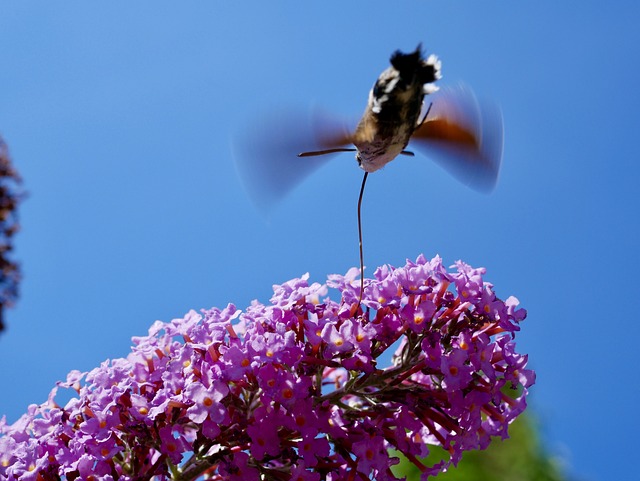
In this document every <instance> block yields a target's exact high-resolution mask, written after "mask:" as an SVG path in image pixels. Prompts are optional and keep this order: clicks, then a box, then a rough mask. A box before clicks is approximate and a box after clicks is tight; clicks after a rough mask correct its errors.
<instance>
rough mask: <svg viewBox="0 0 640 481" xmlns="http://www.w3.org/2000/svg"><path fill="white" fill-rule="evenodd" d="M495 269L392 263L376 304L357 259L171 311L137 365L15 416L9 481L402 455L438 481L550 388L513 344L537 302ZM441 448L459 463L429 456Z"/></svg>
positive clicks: (89, 379) (148, 475) (327, 472)
mask: <svg viewBox="0 0 640 481" xmlns="http://www.w3.org/2000/svg"><path fill="white" fill-rule="evenodd" d="M484 274H485V271H484V269H474V268H472V267H470V266H468V265H467V264H464V263H462V262H458V263H456V264H455V266H454V270H451V271H449V270H447V269H446V268H445V267H444V266H443V265H442V261H441V259H440V258H439V257H436V258H434V259H432V260H426V259H425V258H424V257H423V256H420V257H419V258H418V259H417V260H416V261H415V262H411V261H407V264H406V265H405V266H404V267H401V268H393V267H391V266H383V267H380V268H378V269H377V270H376V271H375V275H374V278H373V279H367V280H366V282H365V292H364V296H363V298H362V302H361V303H360V302H358V300H359V294H360V293H359V284H360V283H359V281H358V280H357V271H355V270H353V269H352V270H350V271H349V272H348V273H347V275H345V276H339V275H333V276H330V277H329V280H328V282H327V284H326V285H320V284H311V285H310V284H309V283H308V275H305V276H303V277H302V278H300V279H294V280H291V281H289V282H287V283H285V284H283V285H281V286H275V287H274V295H273V297H272V298H271V304H270V305H263V304H260V303H258V302H256V301H254V302H253V303H252V305H251V306H249V308H247V309H246V311H245V312H244V313H240V311H239V310H238V309H236V307H235V306H233V305H229V306H227V307H226V308H225V309H222V310H221V309H211V310H208V311H203V312H202V313H196V312H195V311H190V312H189V313H187V315H186V316H185V317H184V318H183V319H174V320H172V321H171V322H168V323H161V322H156V323H154V324H153V325H152V326H151V328H150V330H149V335H148V336H143V337H136V338H134V339H133V342H134V347H133V349H132V352H131V353H130V354H129V356H128V357H127V358H126V359H115V360H112V361H109V362H105V363H103V364H102V365H101V366H100V367H98V368H96V369H94V370H92V371H91V372H88V373H80V372H78V371H73V372H71V373H70V374H69V375H68V376H67V380H66V381H65V382H60V383H58V387H56V388H54V389H53V390H52V392H51V394H50V396H49V399H48V400H47V402H45V403H43V404H42V405H40V406H37V405H32V406H30V407H29V409H28V411H27V413H26V414H24V415H23V416H22V417H21V418H20V419H19V420H18V421H16V422H15V423H14V424H13V425H7V424H6V423H5V422H4V421H0V433H2V434H1V435H0V480H4V479H6V480H13V479H33V480H39V481H46V480H53V479H69V480H71V479H92V477H93V479H98V478H99V479H106V480H133V479H157V480H161V479H180V480H190V479H205V478H206V479H214V480H243V481H252V480H255V481H258V480H260V479H274V480H280V479H293V480H295V481H319V480H320V479H326V480H333V481H337V480H344V479H372V478H373V479H377V480H387V479H389V480H390V479H395V478H394V476H393V473H392V471H391V466H393V465H394V464H395V463H397V458H394V457H392V456H391V454H390V453H391V452H392V451H391V450H392V449H395V450H398V451H400V452H402V453H404V454H405V455H406V456H407V458H408V459H409V460H411V461H412V462H413V463H415V464H416V466H418V468H419V469H420V471H421V472H422V477H423V479H426V478H427V477H429V476H432V475H436V474H437V473H439V472H441V471H442V470H444V469H446V468H447V467H448V466H449V465H450V464H452V463H453V464H455V463H457V462H458V461H459V460H460V457H461V455H462V453H463V452H464V451H466V450H471V449H484V448H486V447H487V445H488V444H489V443H490V441H491V438H492V437H494V436H500V437H506V436H507V435H508V426H509V424H510V423H511V422H512V421H513V420H514V419H515V418H516V416H518V415H519V414H520V413H521V412H522V411H523V410H524V409H525V407H526V400H525V398H526V395H527V394H528V388H529V387H530V386H531V385H532V384H533V383H534V381H535V375H534V373H533V371H531V370H529V369H527V368H526V364H527V356H525V355H522V354H518V353H517V351H516V349H515V343H514V334H515V332H516V331H517V330H518V329H519V325H518V324H519V322H520V321H522V320H523V319H524V318H525V316H526V312H525V311H524V310H523V309H518V308H517V305H518V302H517V299H515V298H514V297H509V298H508V299H507V301H502V300H501V299H499V298H498V297H497V296H496V295H495V292H494V289H493V286H492V285H491V284H489V283H487V282H485V281H484V279H483V276H484ZM329 288H333V289H337V290H338V291H339V294H340V299H339V301H337V302H336V301H333V300H331V299H330V298H328V297H326V296H327V294H328V292H329ZM392 346H393V347H392ZM395 346H398V347H395ZM390 348H392V349H394V351H395V353H394V355H393V358H392V363H391V364H390V365H387V366H384V365H382V363H383V360H384V359H388V358H389V357H388V356H386V357H384V356H383V354H385V353H387V352H388V350H389V349H390ZM63 388H64V389H70V390H72V392H73V394H74V395H75V397H73V398H72V399H71V400H70V401H69V402H68V403H67V404H66V405H65V406H64V407H61V406H59V405H58V404H57V403H56V402H55V398H56V393H57V390H58V389H63ZM432 446H440V447H442V448H444V449H445V451H446V452H448V453H449V457H448V459H444V460H442V461H440V462H438V463H437V464H435V465H433V466H427V465H425V464H423V462H422V461H420V459H423V458H424V457H425V456H427V455H428V454H429V451H430V447H432Z"/></svg>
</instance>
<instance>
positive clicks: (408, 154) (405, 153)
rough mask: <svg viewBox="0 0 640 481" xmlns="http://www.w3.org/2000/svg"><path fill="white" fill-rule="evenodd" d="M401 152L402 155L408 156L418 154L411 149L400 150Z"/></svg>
mask: <svg viewBox="0 0 640 481" xmlns="http://www.w3.org/2000/svg"><path fill="white" fill-rule="evenodd" d="M400 154H401V155H406V156H407V157H415V156H416V154H414V153H413V152H411V151H410V150H403V151H402V152H400Z"/></svg>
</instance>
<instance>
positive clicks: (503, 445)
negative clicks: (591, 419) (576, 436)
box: [392, 415, 567, 481]
mask: <svg viewBox="0 0 640 481" xmlns="http://www.w3.org/2000/svg"><path fill="white" fill-rule="evenodd" d="M535 427H536V426H535V424H534V422H533V421H532V419H531V418H530V417H528V416H526V415H522V416H520V417H519V418H518V419H517V420H516V421H514V423H513V424H512V425H511V426H510V427H509V434H510V436H511V437H510V438H509V439H505V440H501V439H494V440H493V441H492V443H491V445H490V446H489V447H488V448H487V449H486V450H484V451H468V452H465V453H464V455H463V456H462V461H460V463H459V464H458V466H457V467H453V468H451V469H449V470H448V471H447V472H446V473H442V474H440V475H439V476H437V479H438V481H505V480H509V481H564V480H566V479H567V478H566V476H564V475H563V474H562V470H561V463H560V461H559V460H558V459H554V458H553V457H551V456H549V454H548V453H546V452H544V450H543V448H542V446H541V445H540V442H539V439H538V434H537V432H536V430H535ZM444 457H445V452H444V450H442V449H433V450H432V453H431V454H430V455H429V457H428V458H427V459H426V460H424V462H425V464H427V465H429V466H431V465H433V464H434V463H436V462H438V461H439V460H440V459H443V458H444ZM400 458H401V462H400V464H399V465H397V466H395V467H393V468H392V470H393V472H394V474H395V475H396V476H399V477H402V476H406V478H407V481H419V480H420V471H419V470H418V468H417V467H416V466H415V465H413V464H412V463H411V462H410V461H409V460H407V459H406V458H402V456H400ZM433 479H436V478H433Z"/></svg>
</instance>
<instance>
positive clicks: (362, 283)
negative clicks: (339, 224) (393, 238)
mask: <svg viewBox="0 0 640 481" xmlns="http://www.w3.org/2000/svg"><path fill="white" fill-rule="evenodd" d="M368 175H369V172H365V173H364V177H363V178H362V186H361V187H360V195H359V196H358V239H359V241H360V298H359V299H358V307H360V304H361V303H362V296H363V295H364V254H363V250H362V215H361V213H360V210H361V207H362V197H363V196H364V186H365V184H366V183H367V177H368Z"/></svg>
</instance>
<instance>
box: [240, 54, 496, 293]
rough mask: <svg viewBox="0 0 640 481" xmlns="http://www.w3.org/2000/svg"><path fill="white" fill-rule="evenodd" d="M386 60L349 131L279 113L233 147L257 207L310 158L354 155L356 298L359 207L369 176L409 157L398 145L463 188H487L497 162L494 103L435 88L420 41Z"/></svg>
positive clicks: (431, 63)
mask: <svg viewBox="0 0 640 481" xmlns="http://www.w3.org/2000/svg"><path fill="white" fill-rule="evenodd" d="M390 64H391V65H390V66H389V67H388V68H387V69H386V70H385V71H384V72H382V73H381V74H380V76H379V77H378V79H377V80H376V82H375V84H374V85H373V88H372V89H371V91H370V92H369V99H368V102H367V106H366V109H365V111H364V114H363V115H362V117H361V119H360V121H359V122H358V124H357V126H356V127H355V129H349V128H348V127H347V126H346V123H345V122H342V121H340V120H334V119H327V118H326V116H324V115H321V114H318V113H315V114H314V115H313V117H312V119H311V124H309V122H308V121H307V122H305V119H303V118H302V116H299V115H294V114H291V113H289V112H287V111H281V112H279V114H280V116H279V118H273V119H269V121H268V122H266V124H267V125H268V127H269V128H268V129H264V125H265V123H263V125H262V129H261V132H262V134H260V133H258V134H257V135H256V136H254V137H253V138H254V142H253V143H249V144H245V145H244V146H240V147H241V150H242V152H241V155H240V156H239V157H238V160H239V163H238V167H239V169H240V171H241V173H242V174H243V176H244V178H245V183H246V185H247V188H248V190H249V191H250V193H251V194H252V195H253V196H254V197H255V198H256V199H257V200H258V201H259V204H260V205H261V206H265V205H268V204H269V203H272V202H273V201H276V200H278V199H279V198H281V197H283V196H284V195H285V194H286V193H287V192H288V191H289V190H290V189H292V188H293V187H294V186H295V185H296V184H297V183H298V182H300V181H301V180H302V179H303V178H304V177H305V176H306V175H307V174H309V173H310V172H311V171H312V170H313V169H314V168H316V167H317V166H319V165H320V163H321V161H318V160H317V157H318V156H327V155H329V154H336V153H338V152H355V157H356V160H357V162H358V165H359V166H360V168H361V169H362V170H363V171H364V177H363V179H362V185H361V188H360V195H359V197H358V233H359V239H360V269H361V295H362V290H363V287H364V285H363V282H364V281H363V277H362V270H363V268H364V265H363V264H364V263H363V254H362V229H361V215H360V207H361V203H362V196H363V193H364V187H365V184H366V180H367V176H368V174H369V173H371V172H375V171H377V170H379V169H381V168H382V167H384V166H385V165H386V164H388V163H389V162H391V161H392V160H394V159H395V158H396V157H397V156H399V155H408V156H413V155H414V153H413V152H412V151H408V150H406V148H407V146H408V145H409V144H411V145H415V146H416V147H417V148H419V149H422V150H424V152H425V153H427V154H428V155H429V156H430V157H432V158H433V159H434V160H436V161H437V162H438V163H440V164H441V165H442V166H443V167H444V168H445V169H446V170H448V171H450V172H451V173H452V174H453V175H454V176H456V177H457V178H458V179H460V180H461V181H463V182H464V183H466V184H467V185H469V186H470V187H472V188H474V189H476V190H481V191H482V190H483V191H490V190H492V189H493V187H494V186H495V184H496V181H497V179H498V173H499V171H500V164H501V161H502V145H503V144H502V139H503V127H502V116H501V114H500V111H499V110H498V109H497V108H495V107H492V106H490V105H486V104H484V105H482V106H481V104H480V103H479V102H478V101H477V99H476V97H475V96H474V94H473V92H472V91H471V90H470V89H468V88H465V87H458V88H453V89H442V90H441V91H440V92H438V90H439V88H438V87H437V86H436V85H435V82H436V81H438V80H439V79H440V77H441V73H440V69H441V63H440V60H439V59H438V57H436V56H435V55H433V54H432V55H429V56H428V57H427V58H425V57H424V55H423V53H422V49H421V46H420V45H418V47H417V48H416V50H415V51H413V52H411V53H402V52H400V51H399V50H398V51H396V52H395V53H393V54H392V55H391V59H390ZM431 94H434V95H433V101H432V102H429V103H428V105H427V106H425V105H424V103H425V102H424V99H425V96H428V95H431ZM266 132H268V133H266ZM265 133H266V136H265ZM300 157H301V158H300Z"/></svg>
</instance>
